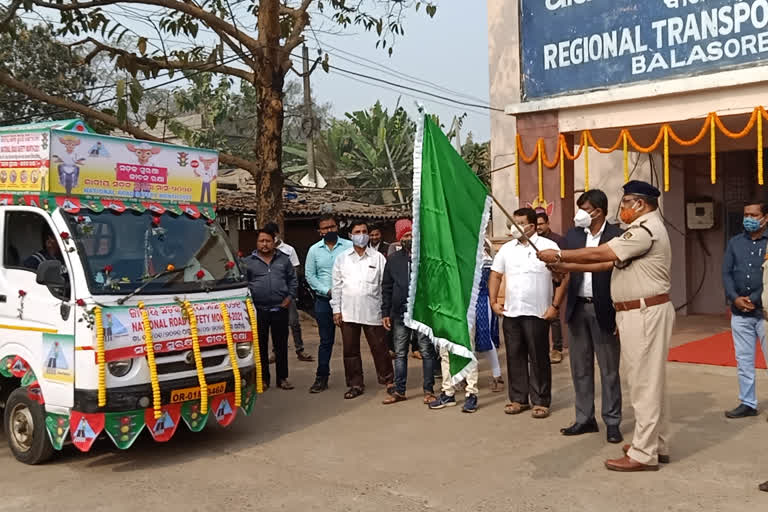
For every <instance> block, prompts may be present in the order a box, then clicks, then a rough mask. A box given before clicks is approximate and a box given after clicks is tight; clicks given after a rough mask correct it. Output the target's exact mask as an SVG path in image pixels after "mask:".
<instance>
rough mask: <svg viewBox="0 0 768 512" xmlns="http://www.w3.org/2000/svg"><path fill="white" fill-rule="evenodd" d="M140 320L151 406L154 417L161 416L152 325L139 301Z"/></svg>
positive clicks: (142, 303)
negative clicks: (150, 385) (150, 384)
mask: <svg viewBox="0 0 768 512" xmlns="http://www.w3.org/2000/svg"><path fill="white" fill-rule="evenodd" d="M139 310H140V311H141V322H142V325H143V326H144V347H145V349H146V351H147V365H148V366H149V380H150V382H151V383H152V408H153V409H154V415H155V419H156V420H158V419H160V416H162V399H161V398H160V382H159V381H158V378H157V364H156V363H155V344H154V342H153V341H152V325H151V324H150V323H149V314H148V313H147V310H146V308H145V307H144V302H139Z"/></svg>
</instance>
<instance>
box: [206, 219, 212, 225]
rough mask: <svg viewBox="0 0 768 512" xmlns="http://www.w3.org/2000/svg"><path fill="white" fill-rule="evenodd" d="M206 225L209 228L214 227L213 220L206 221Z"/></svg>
mask: <svg viewBox="0 0 768 512" xmlns="http://www.w3.org/2000/svg"><path fill="white" fill-rule="evenodd" d="M205 223H206V224H208V225H209V226H211V225H213V219H208V220H206V221H205Z"/></svg>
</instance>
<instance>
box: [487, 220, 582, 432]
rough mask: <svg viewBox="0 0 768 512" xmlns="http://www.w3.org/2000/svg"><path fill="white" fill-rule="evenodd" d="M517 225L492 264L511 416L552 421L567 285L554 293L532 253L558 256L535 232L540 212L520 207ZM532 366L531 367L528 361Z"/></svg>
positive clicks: (492, 287) (493, 294)
mask: <svg viewBox="0 0 768 512" xmlns="http://www.w3.org/2000/svg"><path fill="white" fill-rule="evenodd" d="M513 218H514V221H515V222H516V223H517V225H518V226H519V227H520V228H521V229H522V230H523V231H524V233H521V232H520V230H519V229H518V228H517V227H515V226H512V228H511V231H510V234H511V235H512V237H513V238H514V240H512V241H511V242H507V243H506V244H504V245H503V246H502V247H501V249H499V252H498V253H497V254H496V257H495V258H494V259H493V264H492V265H491V274H490V277H489V278H488V296H489V297H490V300H491V302H492V306H491V308H492V309H493V311H494V313H496V314H497V315H499V316H501V317H503V320H502V330H503V332H504V344H505V346H506V355H507V390H508V393H509V403H508V404H507V405H506V407H505V408H504V412H505V413H506V414H520V413H522V412H523V411H526V410H528V409H530V408H531V405H533V411H532V415H533V417H534V418H540V419H543V418H547V417H548V416H549V406H550V404H551V402H552V367H551V363H550V360H549V322H550V321H551V320H552V318H554V317H555V316H557V315H558V311H559V309H560V305H561V304H562V301H563V298H564V296H565V287H566V286H567V280H568V277H567V276H566V277H565V280H564V281H563V283H564V285H561V286H559V287H558V288H557V291H556V292H555V293H554V297H553V291H552V272H551V271H550V269H549V268H547V266H546V265H544V264H543V263H542V262H541V261H539V260H538V259H537V258H536V252H535V249H534V248H533V247H534V246H535V247H537V248H538V249H539V250H545V249H548V250H550V251H552V252H557V251H558V250H559V249H558V246H557V244H556V243H555V242H553V241H552V240H549V239H547V238H543V237H540V236H539V235H538V234H537V233H536V212H534V211H533V209H531V208H521V209H519V210H517V211H516V212H514V214H513ZM502 276H504V278H505V279H506V288H505V291H504V302H503V303H500V302H499V301H498V297H499V287H500V286H501V278H502ZM529 361H530V362H529Z"/></svg>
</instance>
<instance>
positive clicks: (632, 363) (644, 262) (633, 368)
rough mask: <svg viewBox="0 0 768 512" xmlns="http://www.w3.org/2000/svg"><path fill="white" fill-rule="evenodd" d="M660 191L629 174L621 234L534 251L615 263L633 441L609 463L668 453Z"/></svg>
mask: <svg viewBox="0 0 768 512" xmlns="http://www.w3.org/2000/svg"><path fill="white" fill-rule="evenodd" d="M660 195H661V193H660V192H659V190H658V189H657V188H656V187H654V186H653V185H651V184H649V183H645V182H642V181H630V182H628V183H627V184H626V185H624V196H623V197H622V199H621V212H620V218H621V221H622V222H623V223H624V224H627V225H629V227H628V229H627V231H626V232H625V233H624V234H623V235H621V236H620V237H616V238H614V239H612V240H610V241H609V242H607V243H605V244H602V245H600V246H598V247H592V248H585V249H577V250H571V251H553V250H548V251H542V252H540V253H539V259H541V260H542V261H544V262H546V263H549V264H552V265H553V266H555V267H557V265H558V264H561V263H569V265H568V266H567V268H568V269H569V270H578V271H582V272H601V271H605V270H609V269H611V268H612V267H613V274H612V276H611V298H612V300H613V302H614V307H615V308H616V323H617V325H618V330H619V338H620V339H621V354H622V356H623V360H624V361H623V364H624V368H625V370H624V373H625V374H626V376H627V380H628V381H629V388H630V401H631V402H632V407H634V409H635V432H634V438H633V440H632V444H631V445H624V453H625V455H624V457H622V458H620V459H613V460H607V461H605V466H606V468H608V469H610V470H613V471H656V470H658V469H659V462H662V463H666V462H668V461H669V447H668V446H667V440H668V413H667V409H666V361H667V352H668V350H669V339H670V337H671V336H672V326H673V325H674V320H675V308H674V306H672V303H671V302H670V300H669V290H670V288H671V283H670V266H671V264H672V251H671V248H670V244H669V235H668V234H667V229H666V227H665V226H664V220H663V219H662V217H661V215H660V214H659V212H658V207H659V196H660ZM573 264H579V265H576V266H578V267H579V268H574V267H575V266H574V265H573Z"/></svg>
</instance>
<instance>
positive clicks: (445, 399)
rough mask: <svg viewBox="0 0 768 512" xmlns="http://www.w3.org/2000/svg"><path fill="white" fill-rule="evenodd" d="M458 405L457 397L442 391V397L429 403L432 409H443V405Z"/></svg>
mask: <svg viewBox="0 0 768 512" xmlns="http://www.w3.org/2000/svg"><path fill="white" fill-rule="evenodd" d="M455 405H456V397H453V396H448V395H446V394H445V393H440V397H439V398H438V399H437V400H435V401H434V402H431V403H430V404H429V408H430V409H442V408H443V407H454V406H455Z"/></svg>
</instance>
